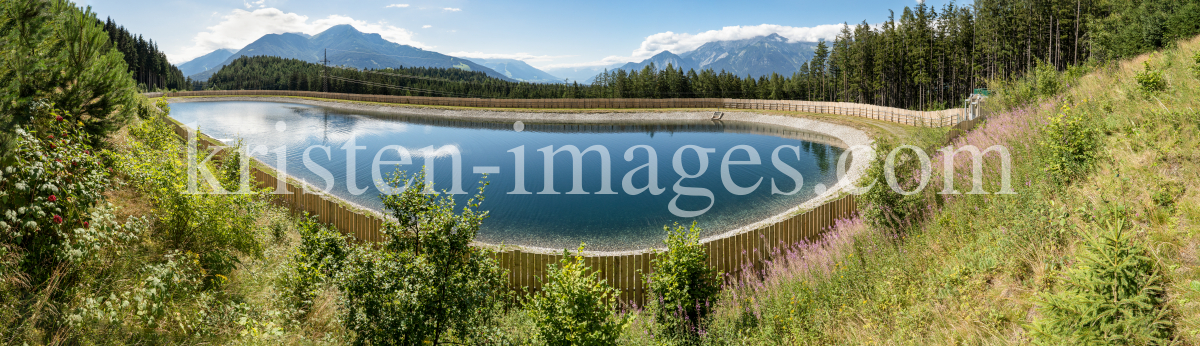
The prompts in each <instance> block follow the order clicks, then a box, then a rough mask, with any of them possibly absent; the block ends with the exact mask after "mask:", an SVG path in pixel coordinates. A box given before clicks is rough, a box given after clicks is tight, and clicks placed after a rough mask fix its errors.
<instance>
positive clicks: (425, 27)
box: [421, 25, 433, 29]
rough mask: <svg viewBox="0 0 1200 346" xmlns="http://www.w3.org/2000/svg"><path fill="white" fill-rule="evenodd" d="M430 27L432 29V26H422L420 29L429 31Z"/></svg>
mask: <svg viewBox="0 0 1200 346" xmlns="http://www.w3.org/2000/svg"><path fill="white" fill-rule="evenodd" d="M432 27H433V25H422V26H421V29H429V28H432Z"/></svg>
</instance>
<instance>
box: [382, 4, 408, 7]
mask: <svg viewBox="0 0 1200 346" xmlns="http://www.w3.org/2000/svg"><path fill="white" fill-rule="evenodd" d="M392 7H399V8H405V7H408V4H391V5H387V6H384V8H392Z"/></svg>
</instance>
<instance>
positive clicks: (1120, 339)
mask: <svg viewBox="0 0 1200 346" xmlns="http://www.w3.org/2000/svg"><path fill="white" fill-rule="evenodd" d="M1123 224H1124V222H1123V221H1118V222H1117V223H1116V226H1109V227H1107V228H1105V229H1102V230H1100V231H1099V232H1097V234H1093V235H1090V236H1089V237H1088V240H1087V243H1085V244H1084V247H1083V253H1082V254H1080V256H1079V262H1078V263H1076V264H1075V265H1074V267H1073V268H1072V269H1071V270H1070V272H1069V273H1068V277H1067V280H1066V282H1065V284H1066V288H1065V290H1063V291H1062V292H1058V293H1053V294H1047V295H1044V299H1043V302H1042V304H1041V305H1042V307H1041V310H1042V313H1043V317H1042V318H1041V319H1039V320H1038V321H1036V322H1035V324H1034V325H1033V326H1032V327H1033V330H1034V335H1035V336H1036V337H1037V338H1038V341H1040V342H1042V343H1044V344H1053V345H1062V344H1071V345H1085V344H1086V345H1101V344H1103V345H1168V344H1173V342H1172V334H1173V328H1174V327H1173V325H1172V323H1171V322H1170V320H1169V319H1168V317H1169V316H1168V314H1169V311H1168V310H1167V308H1166V306H1165V304H1166V293H1165V291H1164V289H1163V285H1164V283H1163V277H1162V275H1161V274H1160V272H1159V268H1158V266H1157V264H1156V262H1155V260H1154V258H1152V257H1151V256H1150V252H1149V251H1148V250H1147V249H1146V247H1145V245H1143V244H1142V243H1141V242H1140V241H1138V240H1136V239H1134V238H1133V232H1129V231H1126V230H1125V227H1124V226H1123Z"/></svg>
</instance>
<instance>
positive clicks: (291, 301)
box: [0, 0, 1200, 345]
mask: <svg viewBox="0 0 1200 346" xmlns="http://www.w3.org/2000/svg"><path fill="white" fill-rule="evenodd" d="M982 3H985V4H986V3H989V2H982ZM1089 5H1095V6H1097V7H1096V8H1099V9H1103V11H1100V12H1092V13H1094V14H1096V15H1097V16H1098V17H1097V18H1095V21H1094V22H1090V23H1094V24H1095V25H1099V26H1100V27H1103V28H1106V29H1104V30H1105V31H1103V32H1102V33H1100V32H1097V35H1093V37H1096V38H1095V40H1096V41H1095V42H1100V43H1094V44H1091V45H1089V47H1090V48H1089V49H1090V50H1091V51H1093V52H1101V51H1104V52H1112V53H1105V54H1112V55H1113V56H1122V57H1128V59H1126V60H1121V61H1117V60H1108V61H1102V60H1099V59H1089V60H1088V61H1086V62H1081V63H1080V64H1078V65H1070V66H1069V67H1067V68H1060V67H1061V66H1059V65H1056V63H1053V62H1049V63H1042V64H1041V65H1036V64H1034V65H1030V66H1034V67H1033V69H1032V70H1030V71H1028V73H1024V74H1018V75H1015V76H1019V78H1004V79H995V80H990V81H989V85H990V86H992V87H993V88H994V89H995V91H996V93H995V95H994V96H993V97H992V98H990V99H989V100H988V102H987V107H988V108H989V114H990V115H989V117H988V118H987V119H986V121H985V122H984V123H982V125H981V126H980V127H978V128H976V129H974V130H973V131H970V132H967V133H965V134H963V135H961V136H957V137H954V138H951V137H950V133H949V131H948V130H946V129H913V130H911V131H912V132H910V133H911V134H912V135H910V136H896V137H881V138H878V142H877V146H876V148H875V149H876V152H878V153H881V155H880V156H883V154H882V153H888V152H890V151H891V150H892V149H894V148H898V147H900V146H902V145H911V146H915V147H917V148H923V149H925V150H926V152H928V153H931V154H933V155H931V156H932V158H931V161H930V165H931V167H932V168H933V169H932V173H931V174H930V177H929V183H928V185H927V186H925V187H924V189H923V190H920V191H919V192H917V193H914V194H907V195H905V194H899V193H896V192H894V191H892V190H890V189H889V188H888V186H887V184H886V183H885V181H886V179H885V178H884V177H883V173H884V172H886V171H888V169H887V168H886V167H885V166H884V165H883V163H882V162H883V161H882V160H877V161H875V162H873V163H872V167H871V168H870V170H869V171H868V174H867V179H866V180H864V181H863V182H861V183H862V185H864V186H869V187H868V188H866V190H865V193H864V194H863V195H861V196H860V200H861V201H862V206H861V209H860V210H861V216H860V217H858V218H855V219H851V220H842V221H840V222H839V223H838V225H837V227H835V229H833V230H832V231H831V232H829V233H828V234H826V235H825V236H824V237H823V238H822V239H820V240H818V241H814V242H812V243H802V244H796V245H795V246H794V247H792V248H789V249H786V250H784V251H781V252H780V253H779V254H778V256H777V258H778V259H777V260H776V261H775V262H774V263H772V264H770V265H768V266H767V267H766V268H765V269H764V270H763V271H761V272H757V273H756V272H748V273H746V274H745V275H744V276H743V277H739V278H734V277H729V276H726V275H724V273H718V272H715V271H714V270H713V269H712V268H709V267H707V266H706V265H705V263H707V258H706V256H707V255H706V252H705V251H703V248H702V247H701V245H700V244H699V239H698V232H697V230H696V229H695V227H694V225H693V226H691V227H689V226H687V225H671V226H670V227H665V228H664V232H663V235H664V243H665V245H666V250H665V251H664V252H662V253H660V254H659V255H658V256H657V260H656V261H655V262H654V263H653V266H654V273H653V275H652V276H651V277H652V280H651V281H650V282H649V283H648V286H649V287H650V288H651V293H650V297H651V299H650V301H652V303H650V304H648V305H647V306H644V307H627V306H619V305H617V304H614V300H615V298H614V296H613V294H614V291H613V289H612V288H611V287H609V286H608V285H607V284H606V283H605V282H604V281H603V280H600V279H599V278H598V277H597V275H596V273H595V272H593V271H591V270H590V269H589V268H588V267H587V265H586V262H584V261H582V260H581V259H579V258H578V257H577V256H574V253H575V252H567V251H564V255H565V256H564V259H563V260H562V261H560V262H559V263H555V264H552V265H551V266H550V268H548V270H547V273H548V275H547V276H546V277H544V278H542V279H543V280H544V281H543V282H544V283H545V285H544V287H546V289H543V290H542V291H540V292H536V293H530V294H526V295H517V294H514V292H513V291H514V289H517V290H520V289H521V288H512V287H507V286H506V285H505V281H504V277H505V273H504V269H503V268H501V267H500V266H498V265H497V263H496V262H495V260H494V259H493V257H492V254H491V253H490V252H489V251H490V250H488V249H486V248H480V247H473V246H469V245H470V242H471V241H472V240H473V239H474V236H475V232H476V231H477V230H478V228H479V226H480V224H481V223H482V222H486V217H487V211H486V210H482V209H480V205H481V204H480V202H481V200H480V198H482V197H481V196H482V191H480V193H479V194H477V195H475V196H474V199H473V200H471V201H470V202H468V203H467V207H466V208H462V209H455V208H454V207H453V206H454V204H453V202H452V201H450V200H448V199H443V198H437V197H435V196H432V195H425V194H422V193H419V191H421V190H422V186H421V185H420V182H423V181H424V179H421V177H412V178H415V179H414V181H415V182H417V183H416V184H418V185H417V186H415V187H414V188H412V189H408V190H407V191H406V192H405V193H402V194H398V195H394V196H388V197H386V198H385V199H384V201H383V202H384V203H383V204H384V205H385V212H386V213H388V214H389V215H390V216H391V220H390V221H389V222H387V223H386V224H385V226H384V227H383V229H381V232H382V233H383V234H384V235H385V241H384V242H381V243H378V244H359V243H356V242H354V241H353V240H352V239H348V238H347V236H346V235H344V234H341V233H339V232H338V231H337V230H334V229H332V228H331V227H330V226H328V225H322V224H319V223H318V222H316V221H314V218H313V217H311V216H310V215H295V214H290V213H289V211H288V210H287V208H284V207H280V206H277V205H275V204H274V202H275V201H274V200H273V196H272V195H271V194H270V193H269V192H270V191H267V190H253V189H248V188H247V190H248V191H246V190H243V191H241V192H244V193H238V194H218V193H212V192H217V191H220V190H227V191H233V190H239V189H241V186H240V185H239V183H238V180H237V179H238V178H239V176H240V171H239V169H240V165H239V160H240V159H241V158H240V157H238V156H237V155H230V156H227V157H225V158H224V159H221V160H217V161H209V162H206V161H203V158H204V156H205V155H189V153H188V150H187V149H186V146H187V145H188V142H187V140H186V139H185V138H180V137H179V136H178V135H177V134H176V133H175V132H174V131H173V126H174V125H173V123H172V122H171V120H170V119H169V116H170V107H169V104H167V103H166V101H165V100H161V99H159V100H148V99H146V98H144V97H142V96H140V95H139V94H138V93H137V92H138V87H137V81H135V79H134V78H133V76H134V75H133V74H132V73H131V72H130V69H129V65H127V62H126V59H125V58H126V56H125V55H124V54H122V53H121V50H120V49H118V47H115V46H114V45H113V44H111V43H110V41H109V40H110V37H111V36H110V33H109V32H106V31H105V28H104V26H103V24H102V23H101V22H100V21H98V20H96V18H95V16H94V14H92V13H91V12H90V11H88V10H86V9H81V8H78V7H76V6H75V5H74V4H72V3H70V2H67V1H58V0H54V1H12V2H0V24H2V25H0V43H3V50H2V51H0V57H2V58H3V59H0V77H2V78H0V83H2V84H0V86H2V89H0V90H2V93H0V148H2V149H3V151H0V155H2V156H0V162H2V164H3V165H2V167H0V343H3V344H31V345H37V344H96V345H128V344H264V345H275V344H305V345H312V344H360V345H365V344H370V345H390V344H402V345H405V344H535V345H541V344H548V345H566V344H589V345H592V344H594V345H610V344H631V345H641V344H712V345H733V344H749V345H776V344H914V345H930V344H937V345H942V344H945V345H950V344H954V345H958V344H1046V345H1060V344H1070V345H1075V344H1089V345H1172V344H1181V345H1182V344H1200V186H1197V183H1196V182H1197V181H1200V150H1196V148H1198V147H1200V111H1198V109H1200V98H1198V97H1197V96H1200V38H1191V39H1188V40H1182V41H1173V40H1168V39H1167V38H1168V37H1169V36H1170V35H1168V34H1165V33H1170V32H1175V31H1172V30H1184V29H1187V28H1190V27H1186V24H1187V23H1195V22H1186V21H1185V22H1184V23H1183V24H1180V25H1183V27H1182V28H1183V29H1180V28H1175V27H1172V28H1163V27H1160V28H1159V29H1162V30H1166V31H1161V32H1160V31H1155V30H1157V29H1155V30H1148V31H1146V30H1144V29H1147V28H1148V29H1154V28H1155V26H1147V25H1145V24H1146V23H1147V22H1144V21H1139V20H1135V19H1132V18H1150V19H1151V20H1156V21H1159V22H1162V23H1174V22H1172V21H1173V20H1176V19H1172V18H1178V17H1180V16H1184V17H1186V15H1190V14H1191V13H1195V12H1194V11H1192V12H1186V11H1184V10H1185V9H1189V8H1192V9H1194V7H1188V6H1193V5H1191V4H1190V3H1178V2H1154V1H1146V2H1141V3H1137V4H1132V5H1129V4H1124V3H1122V4H1117V3H1107V2H1100V3H1092V4H1089ZM1155 6H1158V7H1155ZM1181 11H1184V12H1181ZM1101 14H1103V15H1101ZM1014 18H1018V17H1014ZM1139 28H1140V29H1139ZM1093 30H1099V29H1093ZM1139 30H1141V31H1139ZM1188 30H1190V29H1188ZM1093 32H1095V31H1093ZM1139 32H1140V33H1142V34H1143V35H1140V36H1139V35H1134V34H1133V33H1139ZM1145 33H1150V34H1153V35H1144V34H1145ZM1156 33H1157V34H1156ZM1110 34H1111V36H1104V35H1110ZM1101 36H1104V37H1101ZM1138 37H1140V39H1141V41H1138V40H1136V38H1138ZM1156 37H1158V39H1156V40H1158V41H1153V40H1151V41H1146V38H1156ZM1138 42H1141V43H1138ZM1101 43H1103V45H1102V44H1101ZM1151 43H1153V44H1151ZM1158 46H1162V48H1161V49H1157V50H1154V51H1153V52H1151V53H1148V54H1143V55H1137V56H1133V54H1136V53H1138V52H1144V51H1145V50H1146V49H1153V48H1155V47H1158ZM1031 49H1032V46H1031ZM1051 51H1052V49H1051ZM1097 54H1098V53H1097ZM262 61H267V60H262ZM466 76H467V77H470V76H473V75H471V74H469V73H467V74H466ZM573 87H574V86H572V88H573ZM568 90H571V89H568ZM791 115H793V116H805V115H803V114H791ZM946 145H951V146H953V147H955V148H958V147H962V146H965V145H973V146H976V147H978V148H980V149H985V148H989V147H991V146H993V145H1000V146H1003V147H1005V148H1007V149H1008V151H1009V153H1010V154H1011V157H1012V161H1011V173H1012V175H1011V181H1010V183H1011V189H1012V192H1013V193H1012V194H996V192H1001V191H1005V190H1006V189H1005V186H1004V185H1003V182H1004V180H1003V179H1002V176H1003V174H1002V172H1003V167H1004V163H1003V162H1004V161H1003V160H1000V159H997V156H998V155H997V154H987V156H986V157H987V159H986V160H984V161H982V166H981V167H980V168H981V171H982V172H983V175H982V176H983V178H982V185H981V187H980V188H981V189H982V190H984V191H986V192H991V193H989V194H970V193H966V192H968V191H972V190H973V186H972V184H971V181H970V178H969V177H970V174H969V173H968V172H970V169H971V163H970V160H969V159H967V155H961V154H959V155H957V157H954V158H955V159H954V160H953V163H952V164H951V166H952V167H954V168H955V169H956V172H957V173H952V174H951V175H949V176H945V175H944V173H943V171H942V169H941V168H942V167H944V165H945V163H946V162H948V161H949V160H952V157H948V156H945V155H946V154H945V153H944V152H942V153H939V152H938V150H937V149H939V148H942V147H945V146H946ZM911 153H912V152H911V151H905V152H904V153H903V154H900V155H898V157H899V159H898V161H897V162H898V165H897V167H898V168H897V169H896V170H895V171H896V172H897V174H898V175H900V177H899V179H898V180H897V184H898V185H899V186H900V187H901V188H903V189H905V190H917V189H918V186H919V185H922V184H921V183H920V180H919V179H918V178H920V176H921V173H920V168H921V162H920V160H918V158H917V157H916V156H915V155H912V154H911ZM189 166H193V167H199V168H203V169H206V170H208V171H210V172H212V173H213V180H214V181H215V183H216V185H209V184H199V185H198V186H197V187H195V188H192V187H189V184H188V182H187V181H188V167H189ZM407 178H409V176H407V175H404V174H397V175H395V176H394V177H393V179H392V180H390V182H389V183H390V184H392V185H393V186H398V185H401V184H403V182H404V181H407ZM947 178H953V182H951V183H950V186H947V184H946V183H945V179H947ZM872 181H874V182H875V184H874V185H870V183H871V182H872ZM483 185H485V186H486V184H483ZM189 190H192V191H189ZM955 190H957V191H959V192H962V193H959V194H953V193H949V194H940V193H939V192H942V191H946V192H953V191H955ZM193 192H198V193H193ZM583 249H586V248H585V247H584V246H583V245H581V247H580V250H583Z"/></svg>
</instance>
